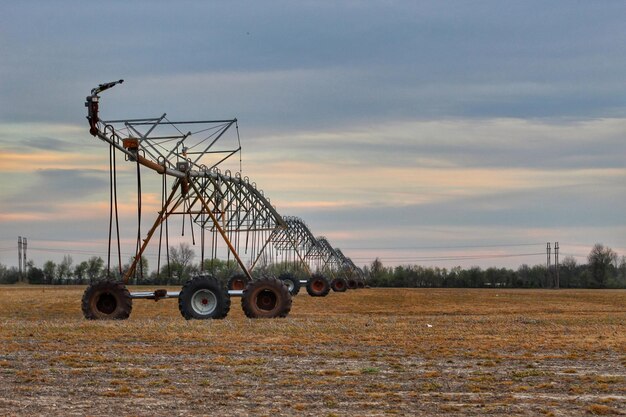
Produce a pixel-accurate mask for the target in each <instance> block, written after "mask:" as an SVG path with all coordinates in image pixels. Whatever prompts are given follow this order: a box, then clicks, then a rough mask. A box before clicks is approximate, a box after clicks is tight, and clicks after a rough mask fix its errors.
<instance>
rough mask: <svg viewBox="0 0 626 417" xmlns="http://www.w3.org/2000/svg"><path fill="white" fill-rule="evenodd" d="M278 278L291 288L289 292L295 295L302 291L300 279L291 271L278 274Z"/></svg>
mask: <svg viewBox="0 0 626 417" xmlns="http://www.w3.org/2000/svg"><path fill="white" fill-rule="evenodd" d="M278 279H279V280H281V281H282V282H284V283H285V285H286V286H287V288H288V289H289V294H291V296H292V297H293V296H294V295H298V293H299V292H300V286H301V285H300V280H299V279H298V278H296V276H295V275H294V274H292V273H291V272H283V273H282V274H280V275H279V276H278Z"/></svg>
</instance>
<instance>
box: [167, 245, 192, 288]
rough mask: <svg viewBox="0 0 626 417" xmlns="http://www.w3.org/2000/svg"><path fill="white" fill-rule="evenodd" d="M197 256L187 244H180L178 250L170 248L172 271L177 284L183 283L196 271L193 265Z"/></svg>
mask: <svg viewBox="0 0 626 417" xmlns="http://www.w3.org/2000/svg"><path fill="white" fill-rule="evenodd" d="M195 256H196V254H195V252H194V251H193V249H191V247H190V246H189V244H187V243H180V244H179V245H178V247H177V248H176V247H170V270H171V273H172V275H173V278H174V281H175V282H178V283H183V282H185V281H187V280H188V279H189V278H190V277H191V275H192V273H193V272H194V271H195V270H196V268H195V267H194V266H193V265H192V261H193V258H195Z"/></svg>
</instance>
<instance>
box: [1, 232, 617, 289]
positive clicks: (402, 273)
mask: <svg viewBox="0 0 626 417" xmlns="http://www.w3.org/2000/svg"><path fill="white" fill-rule="evenodd" d="M194 258H195V253H194V251H193V249H192V248H191V247H190V246H189V245H188V244H186V243H182V244H180V245H178V246H177V247H171V248H170V250H169V261H168V262H164V263H162V264H160V265H158V268H157V269H155V270H153V271H152V272H150V270H149V264H148V261H147V259H145V258H142V261H141V262H140V263H139V264H138V268H137V272H136V273H135V274H134V275H133V277H132V278H131V283H133V284H143V285H180V284H183V283H184V282H186V281H187V280H188V279H190V278H191V277H193V276H194V275H196V274H197V273H199V272H200V271H205V272H208V273H211V274H213V275H214V276H216V277H218V278H219V279H221V280H222V281H226V280H228V278H229V277H230V276H231V275H232V274H234V273H236V272H239V267H238V265H237V264H236V262H234V260H219V259H214V260H204V262H203V265H200V263H194V262H193V261H194ZM130 261H131V260H129V262H128V263H127V264H125V265H123V266H122V268H121V271H122V273H124V272H125V271H127V270H128V268H129V266H130ZM289 267H290V268H291V269H293V267H294V266H293V265H291V266H284V265H273V266H269V267H266V268H261V269H260V271H258V272H260V273H262V272H268V273H273V274H276V275H277V273H278V272H279V271H280V270H281V268H289ZM25 269H26V273H25V274H24V275H20V273H19V271H18V269H17V268H15V267H11V268H7V267H6V266H4V265H2V264H0V284H14V283H16V282H27V283H30V284H48V285H63V284H87V283H91V282H94V281H98V280H102V279H116V278H117V279H119V277H120V268H119V266H117V265H116V266H115V267H110V268H107V267H106V266H105V262H104V260H103V259H102V258H100V257H97V256H93V257H91V258H90V259H88V260H86V261H82V262H80V263H76V264H75V263H74V261H73V259H72V257H71V256H70V255H65V256H64V257H63V260H62V261H61V262H59V263H55V262H53V261H46V262H45V263H44V264H43V266H42V267H41V268H39V267H37V266H36V265H34V263H33V261H32V260H29V261H28V262H27V263H26V268H25ZM363 272H364V275H365V278H366V280H367V284H368V285H369V286H372V287H408V288H417V287H457V288H463V287H465V288H485V287H487V288H489V287H491V288H495V287H499V288H500V287H501V288H551V287H553V286H554V285H555V280H556V270H555V269H554V268H550V269H548V268H547V267H546V265H534V266H529V265H521V266H520V267H519V268H517V270H513V269H508V268H495V267H492V268H487V269H481V268H479V267H472V268H467V269H464V268H461V267H455V268H451V269H447V268H439V267H424V266H420V265H401V266H396V267H385V266H384V265H383V264H382V262H381V261H380V259H378V258H377V259H375V260H374V261H373V262H372V263H371V264H370V265H369V266H365V267H364V268H363ZM558 276H559V286H560V287H561V288H626V257H625V256H621V257H620V256H618V254H617V253H616V252H615V251H613V250H612V249H611V248H609V247H606V246H604V245H602V244H596V245H595V246H594V247H593V248H592V249H591V252H590V253H589V255H588V257H587V263H586V264H578V263H577V262H576V260H575V259H574V258H573V257H566V258H565V259H564V260H563V262H562V264H561V265H560V267H559V271H558Z"/></svg>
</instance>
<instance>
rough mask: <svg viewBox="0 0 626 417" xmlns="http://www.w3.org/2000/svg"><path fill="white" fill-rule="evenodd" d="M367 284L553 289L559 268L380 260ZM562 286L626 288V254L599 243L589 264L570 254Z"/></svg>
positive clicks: (367, 269) (373, 265)
mask: <svg viewBox="0 0 626 417" xmlns="http://www.w3.org/2000/svg"><path fill="white" fill-rule="evenodd" d="M364 272H365V275H366V276H367V277H368V279H367V283H368V285H370V286H372V287H409V288H419V287H452V288H495V287H498V288H553V287H554V286H555V285H556V279H557V271H556V268H554V267H552V268H549V269H548V268H547V266H546V265H534V266H529V265H521V266H520V267H519V268H517V270H513V269H509V268H493V267H492V268H487V269H481V268H479V267H472V268H469V269H463V268H461V267H456V268H451V269H446V268H439V267H423V266H419V265H402V266H396V267H385V266H384V265H383V264H382V262H381V261H380V259H375V260H374V261H373V262H372V263H371V265H369V266H368V267H365V268H364ZM558 285H559V287H560V288H626V256H622V257H620V256H618V254H617V253H616V252H615V251H613V250H612V249H611V248H609V247H606V246H604V245H602V244H599V243H598V244H596V245H594V247H593V248H592V249H591V252H590V253H589V255H588V256H587V263H586V264H578V263H577V262H576V259H575V258H573V257H571V256H569V257H566V258H564V259H563V263H562V264H561V265H560V266H559V269H558Z"/></svg>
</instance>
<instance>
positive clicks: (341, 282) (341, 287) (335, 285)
mask: <svg viewBox="0 0 626 417" xmlns="http://www.w3.org/2000/svg"><path fill="white" fill-rule="evenodd" d="M330 288H332V289H333V291H335V292H346V290H347V289H348V284H346V280H345V279H343V278H335V279H333V280H332V281H331V282H330Z"/></svg>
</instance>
